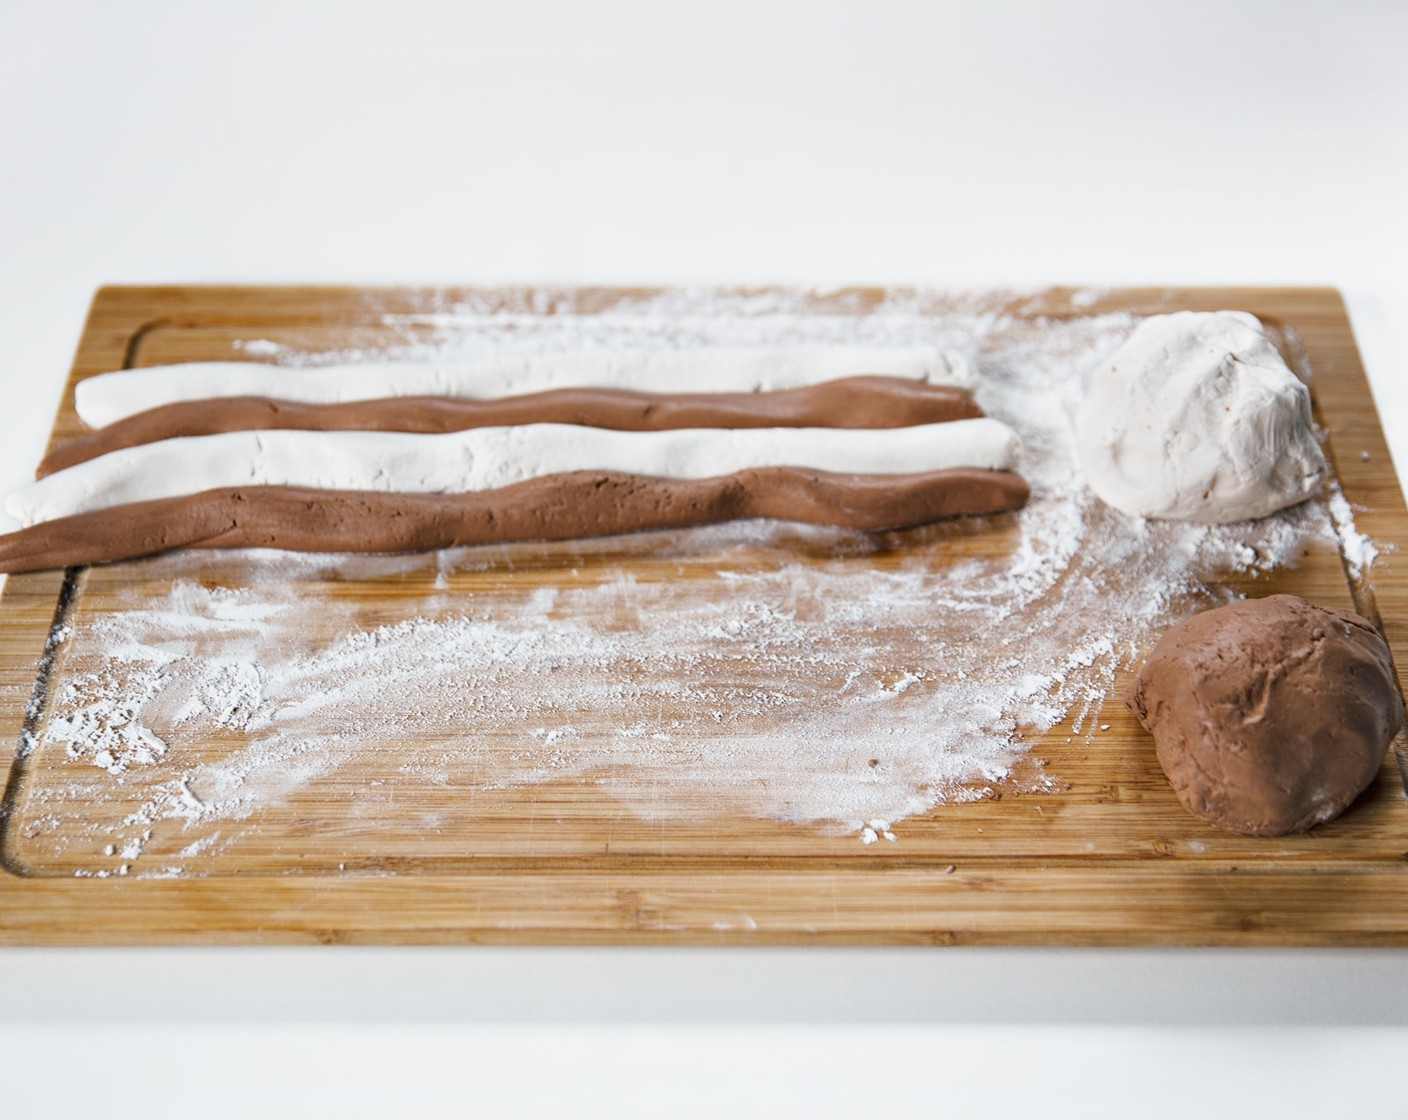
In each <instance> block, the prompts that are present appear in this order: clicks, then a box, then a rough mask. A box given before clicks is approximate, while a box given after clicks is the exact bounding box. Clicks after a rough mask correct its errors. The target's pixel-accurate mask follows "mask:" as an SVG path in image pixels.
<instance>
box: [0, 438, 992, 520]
mask: <svg viewBox="0 0 1408 1120" xmlns="http://www.w3.org/2000/svg"><path fill="white" fill-rule="evenodd" d="M1018 449H1019V444H1018V439H1017V435H1016V433H1015V432H1014V431H1013V430H1012V429H1011V428H1009V427H1008V426H1007V425H1006V424H1003V423H1002V422H1000V421H998V420H993V419H989V418H981V419H974V420H951V421H948V422H946V423H940V424H920V425H915V426H913V427H908V428H887V429H836V428H749V429H727V428H685V429H677V430H674V431H660V432H622V431H613V430H609V429H603V428H591V427H583V426H578V425H574V424H523V425H515V426H511V427H495V428H474V429H470V430H468V431H462V432H450V433H447V434H444V435H421V434H410V433H404V432H363V431H335V432H310V431H299V430H292V429H285V430H280V431H253V432H251V431H241V432H226V433H223V434H220V435H209V436H186V437H181V438H176V439H167V440H161V441H158V442H156V443H149V444H144V445H141V446H138V447H128V448H124V449H122V450H120V451H113V452H110V453H108V454H107V455H102V456H99V457H98V458H96V459H91V460H89V461H88V462H85V463H79V464H77V465H76V466H73V467H69V468H68V469H67V470H62V471H58V472H57V473H55V474H52V475H50V476H49V477H47V478H44V479H41V480H40V481H38V482H34V483H31V484H30V485H28V486H25V487H22V488H21V489H19V490H17V491H15V492H13V493H12V494H11V495H10V496H9V498H8V499H7V501H6V503H5V504H6V509H7V511H8V512H9V514H10V515H11V516H12V517H14V518H16V519H18V520H19V521H20V522H21V523H22V524H23V525H25V526H29V525H34V524H36V523H38V522H42V521H50V520H53V519H54V518H58V517H67V516H70V515H73V514H78V513H86V512H88V511H91V510H96V509H104V508H107V507H109V506H114V505H120V504H123V503H126V502H140V501H148V500H152V499H156V498H173V497H181V496H184V495H191V494H198V493H201V492H202V491H206V490H217V489H224V488H227V487H240V486H296V487H308V488H315V489H327V490H371V491H379V492H383V493H418V494H424V493H464V492H468V491H478V490H491V489H495V488H497V487H501V486H509V485H512V484H513V483H516V482H523V481H525V480H527V479H531V478H540V477H542V476H544V475H550V474H557V473H560V472H565V471H577V470H600V471H620V472H622V473H626V474H634V475H644V476H649V477H654V478H669V479H692V478H713V477H717V476H720V475H727V474H732V473H733V472H735V471H740V470H747V469H749V468H757V467H774V466H787V467H802V468H811V469H815V470H823V471H830V472H835V473H841V474H917V473H925V472H929V471H939V470H947V469H951V468H956V467H970V468H976V469H985V470H1009V469H1011V468H1012V467H1013V466H1014V465H1015V463H1016V459H1017V454H1018Z"/></svg>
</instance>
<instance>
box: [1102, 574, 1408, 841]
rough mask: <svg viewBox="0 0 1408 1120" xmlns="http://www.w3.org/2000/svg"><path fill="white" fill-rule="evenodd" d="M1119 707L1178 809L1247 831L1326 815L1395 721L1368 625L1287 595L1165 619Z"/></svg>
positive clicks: (1287, 826)
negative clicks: (1154, 755) (1175, 622)
mask: <svg viewBox="0 0 1408 1120" xmlns="http://www.w3.org/2000/svg"><path fill="white" fill-rule="evenodd" d="M1125 703H1126V704H1127V705H1128V706H1129V708H1130V710H1132V711H1133V712H1134V714H1135V715H1137V716H1138V717H1139V722H1140V723H1142V724H1143V725H1144V726H1145V728H1147V729H1148V730H1149V731H1150V732H1151V733H1152V734H1153V736H1154V744H1155V746H1156V748H1157V750H1158V756H1159V764H1160V765H1161V766H1162V767H1163V768H1164V773H1165V774H1167V775H1168V780H1169V781H1170V782H1172V783H1173V788H1174V791H1175V792H1176V793H1177V794H1178V799H1179V800H1180V801H1182V802H1183V804H1184V807H1185V808H1187V810H1188V811H1189V812H1190V813H1192V814H1194V815H1195V816H1198V817H1202V818H1203V819H1204V820H1206V821H1210V822H1211V823H1212V824H1215V825H1217V826H1218V827H1219V828H1225V829H1227V830H1229V831H1231V832H1241V833H1246V834H1248V835H1252V836H1280V835H1283V834H1285V833H1288V832H1304V831H1305V830H1306V829H1308V828H1312V827H1314V826H1315V825H1317V824H1323V823H1324V822H1325V821H1328V820H1332V819H1333V818H1334V817H1336V816H1338V815H1339V814H1340V813H1341V812H1343V811H1344V809H1345V808H1346V807H1347V806H1348V805H1349V803H1350V802H1351V801H1353V800H1354V799H1355V798H1356V797H1358V796H1359V794H1360V793H1362V792H1363V791H1364V790H1365V789H1366V788H1367V787H1368V785H1369V783H1370V782H1372V781H1373V780H1374V775H1376V774H1377V773H1378V771H1379V767H1380V766H1381V765H1382V764H1383V760H1384V754H1385V752H1386V751H1387V749H1388V744H1389V740H1391V739H1392V738H1393V736H1394V734H1395V733H1396V732H1397V731H1398V728H1399V727H1400V726H1401V725H1402V723H1403V697H1402V694H1401V693H1400V692H1399V690H1398V683H1397V681H1396V680H1395V679H1394V673H1393V663H1392V661H1391V660H1390V658H1389V651H1388V646H1387V645H1386V644H1385V643H1384V640H1383V638H1382V637H1380V636H1379V633H1378V631H1377V630H1375V629H1374V627H1373V626H1372V625H1370V623H1369V622H1368V621H1367V620H1366V619H1363V618H1361V617H1360V616H1359V615H1357V614H1353V613H1351V612H1350V611H1344V610H1337V609H1335V608H1322V607H1317V606H1314V605H1312V604H1310V603H1307V602H1306V601H1305V600H1304V599H1299V598H1297V597H1296V596H1294V595H1272V596H1270V597H1269V598H1266V599H1249V600H1246V601H1245V602H1240V603H1233V604H1231V605H1230V606H1226V607H1219V608H1217V609H1216V610H1211V611H1206V612H1204V613H1203V614H1200V615H1197V616H1196V617H1194V618H1191V619H1189V620H1188V621H1187V622H1184V623H1182V624H1181V625H1179V626H1175V627H1174V628H1173V629H1172V630H1170V631H1169V632H1168V633H1167V634H1165V635H1164V636H1163V638H1162V639H1161V640H1160V641H1159V644H1158V645H1157V646H1155V647H1154V652H1153V653H1152V654H1150V655H1149V659H1148V661H1147V662H1145V664H1144V667H1143V668H1142V669H1141V670H1140V671H1139V676H1138V677H1137V678H1136V679H1135V681H1134V684H1133V685H1132V686H1131V688H1130V690H1129V693H1128V695H1127V696H1126V697H1125Z"/></svg>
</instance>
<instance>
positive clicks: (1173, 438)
mask: <svg viewBox="0 0 1408 1120" xmlns="http://www.w3.org/2000/svg"><path fill="white" fill-rule="evenodd" d="M1076 446H1077V455H1078V458H1079V460H1080V466H1081V470H1082V471H1083V472H1084V474H1085V478H1086V481H1087V482H1088V483H1089V485H1090V488H1091V489H1092V490H1094V491H1095V493H1096V494H1098V495H1099V496H1100V498H1101V499H1102V500H1103V501H1105V502H1106V503H1107V504H1109V505H1112V506H1114V507H1115V508H1116V509H1120V510H1123V511H1124V512H1125V513H1129V514H1133V515H1135V516H1138V517H1160V518H1172V519H1176V520H1181V521H1204V522H1215V523H1220V522H1227V521H1242V520H1245V519H1248V518H1256V517H1265V516H1266V515H1267V514H1270V513H1274V512H1275V511H1276V510H1278V509H1282V508H1284V507H1286V506H1289V505H1294V504H1295V503H1297V502H1301V501H1304V500H1305V499H1306V498H1308V497H1310V496H1311V495H1312V494H1313V493H1315V491H1316V490H1317V489H1319V487H1320V484H1321V483H1322V482H1323V481H1324V480H1325V475H1326V467H1325V457H1324V455H1323V454H1322V453H1321V451H1320V445H1319V443H1317V442H1316V439H1315V432H1314V429H1313V427H1312V424H1311V415H1310V391H1309V390H1308V389H1307V388H1306V387H1305V385H1304V384H1302V383H1301V381H1300V380H1299V379H1297V378H1296V376H1295V374H1293V373H1292V372H1291V371H1290V369H1289V368H1288V367H1287V365H1286V363H1285V361H1284V360H1283V359H1282V357H1281V355H1280V354H1279V353H1278V352H1277V350H1276V348H1275V347H1274V346H1272V345H1271V343H1270V342H1269V341H1268V340H1267V338H1266V334H1265V332H1264V331H1263V329H1262V326H1261V323H1260V322H1258V321H1257V320H1256V318H1254V317H1253V316H1251V315H1248V314H1246V313H1245V312H1240V311H1216V312H1204V311H1178V312H1175V313H1173V314H1171V315H1155V316H1152V317H1151V318H1148V319H1146V320H1144V321H1143V322H1142V323H1141V324H1140V325H1139V326H1138V327H1137V328H1136V329H1135V331H1134V333H1133V334H1132V335H1130V337H1129V339H1128V340H1127V341H1126V342H1125V343H1124V345H1123V346H1121V347H1120V348H1119V349H1118V350H1117V351H1116V352H1115V353H1114V354H1112V355H1111V356H1110V357H1109V358H1108V359H1106V360H1105V361H1104V362H1103V363H1102V364H1101V365H1099V366H1098V367H1097V368H1096V370H1095V372H1094V374H1093V376H1092V377H1091V380H1090V384H1089V386H1088V387H1087V389H1086V395H1085V399H1084V401H1083V402H1082V404H1081V409H1080V414H1079V416H1078V418H1077V424H1076Z"/></svg>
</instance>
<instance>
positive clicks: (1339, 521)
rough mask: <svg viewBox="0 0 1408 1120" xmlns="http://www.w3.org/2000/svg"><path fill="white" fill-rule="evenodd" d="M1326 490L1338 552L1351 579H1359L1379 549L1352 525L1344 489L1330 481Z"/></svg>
mask: <svg viewBox="0 0 1408 1120" xmlns="http://www.w3.org/2000/svg"><path fill="white" fill-rule="evenodd" d="M1326 492H1327V494H1328V503H1327V504H1328V506H1329V511H1330V518H1331V520H1332V521H1333V522H1334V525H1335V532H1336V534H1337V535H1338V536H1339V538H1340V553H1341V555H1343V557H1344V564H1345V568H1346V569H1347V570H1348V572H1349V575H1350V578H1351V579H1361V578H1362V577H1363V576H1364V574H1365V573H1366V572H1368V571H1369V569H1370V568H1371V567H1373V564H1374V561H1375V560H1376V559H1377V558H1378V555H1379V550H1378V549H1377V548H1376V547H1375V546H1374V542H1373V541H1371V540H1370V539H1369V538H1368V537H1366V536H1365V535H1364V534H1363V533H1361V532H1359V531H1358V530H1357V529H1356V528H1355V527H1354V511H1353V510H1352V509H1351V508H1350V506H1349V500H1348V499H1347V498H1346V497H1345V496H1344V491H1343V490H1341V489H1340V484H1339V483H1338V482H1334V483H1331V484H1330V485H1329V486H1328V487H1327V488H1326Z"/></svg>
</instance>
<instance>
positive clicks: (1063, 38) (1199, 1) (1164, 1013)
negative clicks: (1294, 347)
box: [0, 0, 1408, 1116]
mask: <svg viewBox="0 0 1408 1120" xmlns="http://www.w3.org/2000/svg"><path fill="white" fill-rule="evenodd" d="M1405 43H1408V7H1405V6H1403V5H1399V4H1395V3H1390V2H1381V3H1374V2H1369V0H1362V2H1357V3H1351V2H1344V3H1339V4H1334V5H1330V4H1311V3H1302V2H1297V3H1273V2H1270V0H1268V2H1265V3H1248V2H1244V3H1236V2H1231V0H1214V2H1209V0H1183V2H1180V3H1163V4H1151V3H1145V4H1130V3H1116V2H1113V0H1108V2H1105V0H1090V2H1073V3H1061V4H1053V3H1049V2H1047V3H1044V2H1040V0H1024V2H1008V3H988V4H984V3H978V2H970V3H935V2H928V3H925V2H922V0H869V2H867V3H863V4H862V3H829V2H825V0H810V2H806V3H803V2H783V0H712V2H711V3H708V4H678V5H668V4H659V3H647V2H643V0H642V2H627V0H598V2H597V3H592V4H570V3H565V2H560V0H559V2H549V0H539V2H536V3H523V4H494V5H489V4H484V3H473V2H462V3H453V2H449V0H446V2H440V3H432V2H417V0H399V2H397V3H394V4H392V3H384V4H380V5H372V4H353V3H343V4H334V3H308V2H296V0H260V2H251V3H245V4H241V5H223V6H219V7H217V6H215V5H199V4H190V3H174V2H173V3H156V2H145V3H131V4H122V5H117V4H102V3H99V2H96V0H94V2H90V3H67V4H52V5H37V4H28V5H22V4H0V307H3V308H4V309H5V322H4V330H3V331H0V371H3V372H0V376H3V377H4V379H5V381H4V384H5V386H6V389H7V392H6V406H5V408H4V409H3V410H0V484H2V485H3V488H4V489H6V490H8V489H9V488H10V487H12V486H15V485H18V484H19V483H21V482H22V481H24V480H25V479H26V478H27V477H28V475H29V473H30V472H31V471H32V469H33V466H34V464H35V463H36V462H37V460H38V458H39V455H40V452H41V449H42V447H43V444H44V440H45V438H46V435H47V432H48V429H49V426H50V422H51V419H52V416H53V412H54V409H55V407H56V405H57V401H58V394H59V389H60V386H61V385H62V383H63V378H64V374H65V372H66V370H67V367H68V364H69V361H70V358H71V356H72V351H73V347H74V344H75V342H76V341H77V338H78V335H79V332H80V328H81V326H82V322H83V316H84V313H85V311H86V307H87V303H88V300H89V298H90V296H91V294H92V291H93V289H94V288H95V287H97V286H98V285H100V284H104V283H164V282H178V283H191V282H233V283H245V282H247V283H285V282H333V283H338V282H349V283H415V284H427V283H474V284H491V283H502V282H530V283H531V282H539V281H549V282H557V283H575V282H582V283H651V284H654V283H676V282H680V283H708V282H719V283H774V282H781V283H795V284H805V285H820V286H829V285H833V284H855V283H875V284H904V283H913V284H923V285H936V286H945V287H959V288H967V287H982V286H1023V287H1025V286H1031V285H1042V284H1048V283H1068V284H1091V285H1099V286H1105V285H1120V284H1161V285H1162V284H1168V285H1178V284H1222V283H1225V284H1268V285H1281V284H1309V285H1334V286H1337V287H1339V288H1340V289H1341V290H1342V291H1343V292H1344V293H1345V296H1346V298H1347V300H1348V303H1349V308H1350V312H1351V316H1352V319H1353V322H1354V327H1355V331H1356V334H1357V337H1358V339H1359V342H1360V345H1361V349H1362V352H1363V355H1364V358H1365V362H1366V365H1367V367H1368V372H1369V376H1370V380H1371V382H1372V385H1373V389H1374V393H1375V396H1376V398H1377V400H1378V404H1379V409H1380V412H1381V414H1382V415H1383V417H1384V418H1385V428H1386V429H1387V431H1388V435H1389V439H1390V443H1391V444H1392V447H1393V452H1394V456H1395V460H1396V462H1397V463H1398V464H1400V476H1401V475H1402V473H1403V472H1402V465H1403V464H1405V463H1408V425H1405V424H1404V423H1403V418H1404V417H1408V372H1406V371H1408V270H1405V267H1404V259H1405V250H1408V218H1406V217H1405V214H1408V205H1405V199H1408V144H1406V143H1405V142H1404V136H1405V134H1406V133H1408V129H1405V123H1408V69H1405V67H1404V66H1403V65H1402V59H1401V54H1402V50H1403V45H1404V44H1405ZM1406 839H1408V838H1406ZM1189 1027H1195V1028H1198V1029H1197V1030H1191V1031H1190V1030H1189V1029H1188V1028H1189ZM1405 1042H1408V952H1397V951H1392V952H1379V951H1332V952H1331V951H1327V952H1294V953H1276V952H1226V951H1218V952H1184V951H1180V952H1156V951H1117V952H1109V951H1099V952H1096V951H1078V952H1070V951H1037V950H1023V951H1015V950H1013V951H978V950H943V951H938V952H932V951H923V952H921V951H913V950H906V951H899V950H895V951H871V950H826V951H823V952H814V951H803V950H774V951H767V952H752V951H744V952H719V951H688V952H682V951H674V950H669V951H664V950H644V951H642V950H624V949H622V950H591V951H587V950H556V951H548V950H522V951H507V950H488V949H473V948H467V949H463V950H411V949H396V950H382V951H369V950H307V951H295V950H262V949H239V950H235V949H222V950H202V951H195V950H181V951H169V950H140V951H126V952H119V951H98V950H93V951H89V950H82V951H72V952H58V951H53V950H27V951H21V950H6V951H3V952H0V1075H3V1076H0V1112H3V1113H4V1114H7V1115H9V1114H14V1115H20V1114H32V1115H71V1114H84V1115H86V1114H102V1113H105V1112H110V1113H112V1114H113V1115H126V1114H129V1113H135V1112H136V1111H137V1110H138V1109H139V1108H140V1109H141V1110H142V1114H143V1115H147V1116H166V1115H171V1116H185V1115H188V1114H190V1113H192V1112H193V1111H194V1110H196V1109H199V1110H200V1112H201V1114H203V1115H211V1116H220V1115H227V1114H228V1115H235V1114H241V1115H243V1114H247V1113H248V1112H249V1111H250V1109H251V1108H252V1106H253V1104H254V1102H256V1101H259V1100H264V1101H267V1100H269V1099H277V1100H278V1101H279V1102H281V1104H280V1107H277V1108H271V1107H270V1106H269V1105H268V1104H265V1105H263V1106H262V1107H264V1110H265V1111H266V1112H271V1111H272V1113H273V1114H274V1115H282V1114H284V1113H285V1112H286V1111H294V1110H297V1109H301V1110H302V1111H303V1112H304V1113H305V1114H306V1113H308V1112H309V1110H310V1109H311V1110H313V1111H315V1112H318V1113H320V1114H329V1113H330V1112H331V1111H332V1109H331V1107H330V1106H331V1105H333V1103H334V1102H336V1104H337V1105H338V1106H339V1110H340V1114H343V1115H373V1114H386V1113H389V1112H392V1111H393V1110H394V1111H400V1110H401V1109H402V1108H405V1107H408V1106H409V1107H417V1108H419V1109H421V1111H423V1112H429V1113H431V1114H439V1113H441V1112H446V1113H448V1112H450V1111H452V1110H453V1111H455V1112H456V1113H458V1112H461V1111H462V1110H463V1108H464V1106H466V1105H468V1106H470V1107H473V1108H475V1109H476V1110H478V1109H480V1108H483V1107H485V1106H488V1107H498V1108H501V1109H503V1110H506V1111H513V1112H514V1113H515V1114H520V1115H531V1114H534V1113H535V1112H536V1111H546V1110H547V1109H548V1108H552V1109H553V1110H554V1111H559V1112H560V1111H564V1110H567V1109H570V1110H571V1111H572V1113H573V1114H577V1115H581V1114H586V1115H596V1114H598V1113H599V1112H604V1111H606V1110H607V1109H606V1106H607V1104H610V1105H611V1106H612V1108H613V1110H614V1114H615V1115H638V1114H646V1113H659V1114H664V1115H694V1114H700V1115H703V1114H705V1113H709V1114H717V1113H719V1112H722V1111H723V1110H724V1109H725V1108H727V1109H728V1110H730V1111H733V1112H742V1113H744V1114H749V1115H751V1114H756V1113H760V1112H764V1111H766V1112H771V1113H776V1114H778V1115H790V1114H794V1113H796V1114H802V1113H810V1114H814V1115H839V1114H847V1115H853V1116H855V1115H862V1114H875V1113H881V1112H883V1113H890V1114H896V1113H899V1112H902V1111H913V1110H916V1109H923V1110H924V1114H934V1113H937V1112H941V1111H945V1110H947V1109H952V1110H954V1111H955V1112H957V1111H960V1110H961V1111H962V1112H963V1113H964V1114H977V1115H982V1114H994V1113H997V1114H1003V1113H1006V1112H1021V1111H1027V1110H1030V1109H1031V1108H1036V1107H1040V1108H1042V1109H1044V1110H1045V1111H1046V1112H1047V1113H1048V1114H1051V1113H1053V1112H1054V1113H1055V1114H1056V1115H1081V1116H1091V1115H1126V1114H1138V1115H1142V1116H1158V1115H1170V1116H1172V1115H1186V1114H1187V1113H1188V1111H1189V1109H1190V1108H1192V1107H1193V1106H1194V1105H1195V1103H1196V1105H1197V1107H1198V1108H1199V1110H1200V1111H1201V1112H1203V1113H1204V1114H1209V1113H1211V1114H1213V1115H1224V1114H1232V1113H1234V1112H1240V1113H1241V1114H1246V1115H1258V1114H1262V1115H1264V1114H1268V1113H1269V1112H1271V1111H1272V1110H1273V1109H1275V1108H1280V1109H1282V1110H1289V1111H1291V1112H1292V1113H1293V1114H1297V1115H1299V1114H1304V1113H1308V1112H1310V1111H1311V1110H1312V1109H1329V1108H1332V1107H1333V1108H1336V1109H1350V1108H1353V1107H1356V1106H1359V1107H1362V1108H1365V1109H1372V1110H1373V1114H1375V1115H1387V1114H1401V1113H1402V1112H1403V1111H1405V1110H1408V1106H1405V1105H1404V1104H1402V1103H1401V1102H1402V1101H1403V1097H1404V1087H1403V1084H1402V1079H1401V1078H1399V1077H1396V1076H1394V1075H1393V1073H1392V1070H1393V1068H1394V1067H1395V1065H1396V1064H1401V1058H1402V1053H1403V1052H1404V1051H1403V1047H1404V1044H1405ZM574 1089H575V1090H577V1091H579V1092H580V1093H581V1094H584V1095H574V1092H573V1091H574ZM271 1093H277V1094H278V1096H277V1098H270V1097H269V1094H271ZM17 1100H18V1102H19V1103H20V1104H22V1105H28V1106H29V1110H28V1112H26V1113H21V1112H20V1111H15V1112H13V1113H11V1107H12V1106H13V1105H14V1104H15V1102H16V1101H17ZM1131 1102H1137V1111H1136V1112H1134V1113H1131V1112H1130V1111H1129V1110H1130V1108H1131ZM1385 1105H1388V1106H1389V1107H1387V1108H1386V1107H1385Z"/></svg>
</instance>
